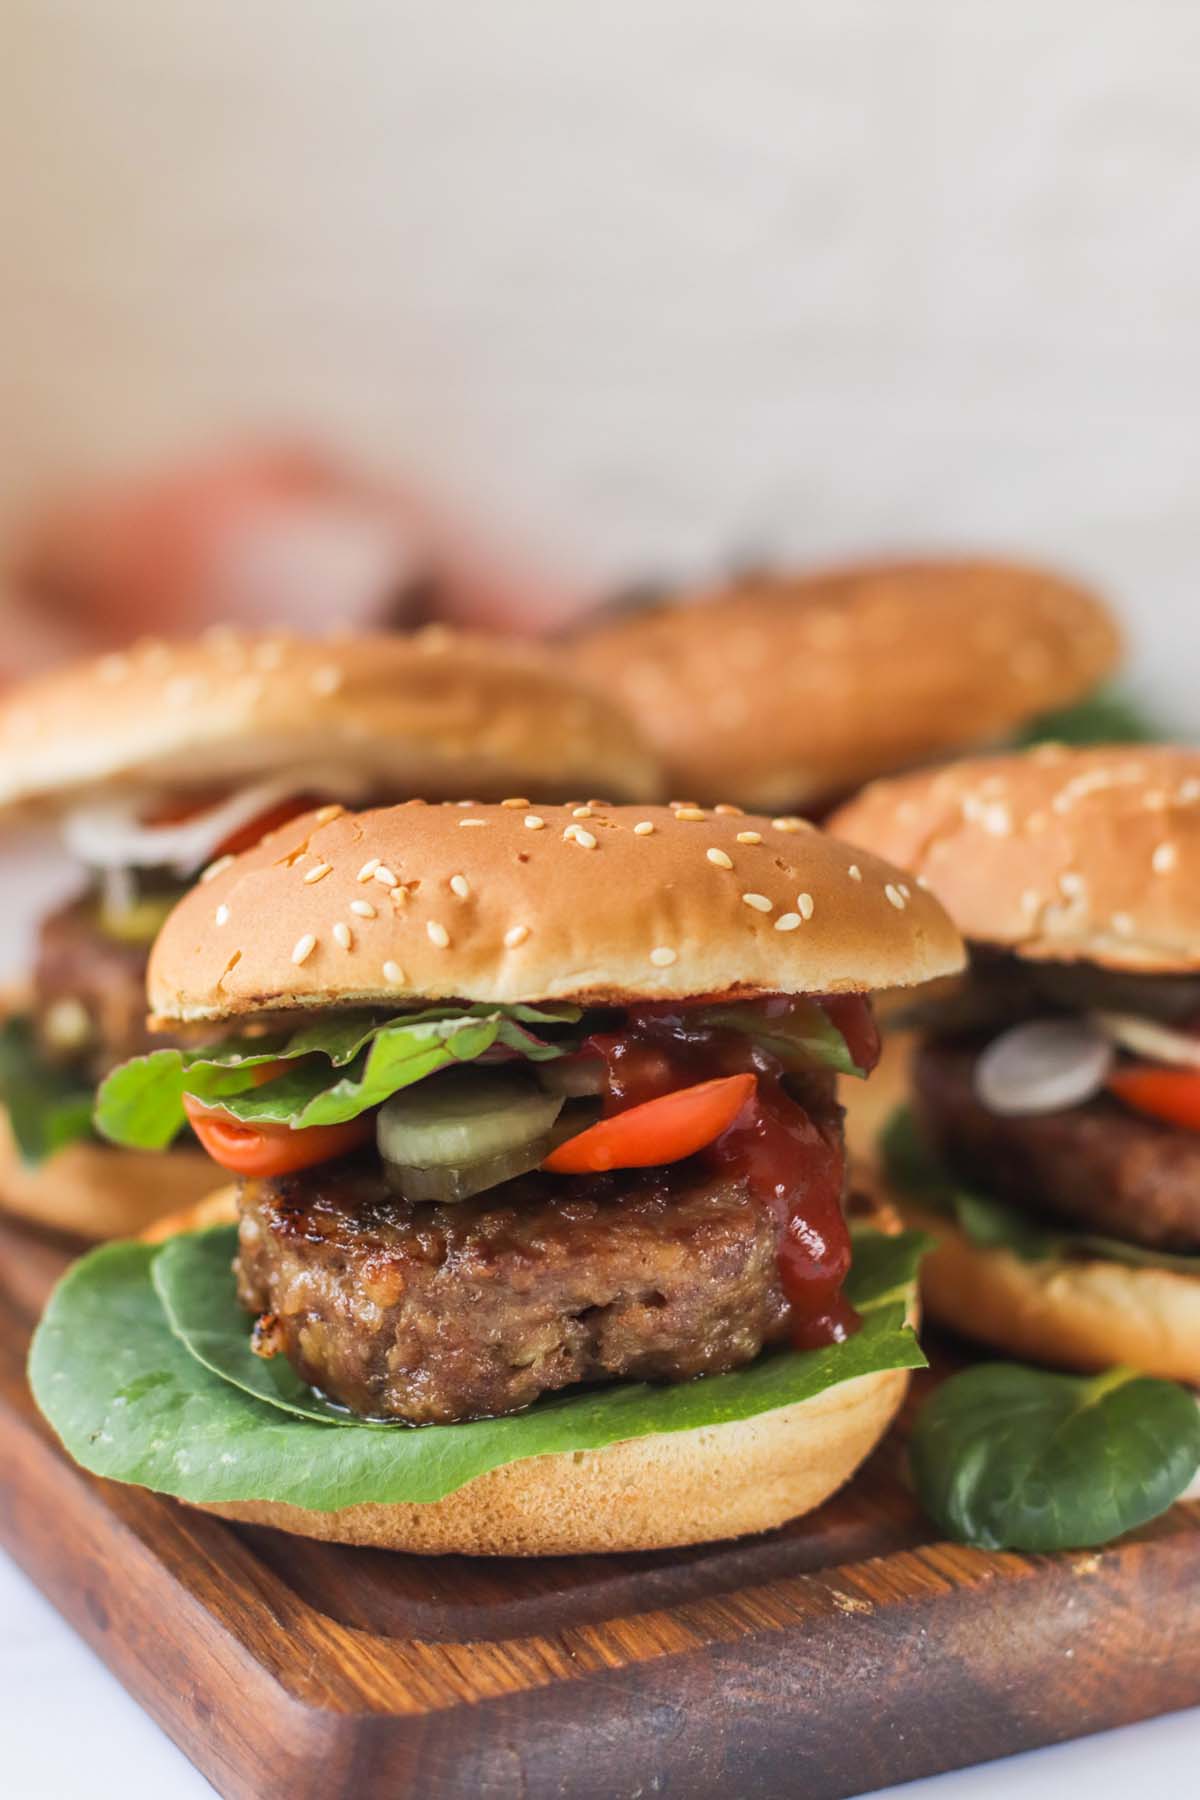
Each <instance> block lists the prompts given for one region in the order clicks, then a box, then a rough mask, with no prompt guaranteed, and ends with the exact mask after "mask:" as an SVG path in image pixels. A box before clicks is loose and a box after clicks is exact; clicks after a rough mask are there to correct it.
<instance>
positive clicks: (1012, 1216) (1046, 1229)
mask: <svg viewBox="0 0 1200 1800" xmlns="http://www.w3.org/2000/svg"><path fill="white" fill-rule="evenodd" d="M880 1149H881V1151H882V1154H883V1162H884V1168H885V1170H886V1172H887V1174H888V1177H889V1179H890V1180H891V1181H892V1183H893V1185H894V1186H895V1187H897V1188H899V1189H900V1191H901V1192H902V1193H906V1194H909V1195H911V1197H912V1199H913V1200H915V1201H917V1202H918V1203H919V1204H921V1205H922V1206H925V1207H926V1208H928V1210H929V1211H931V1212H937V1213H941V1214H942V1216H943V1217H945V1218H947V1219H953V1220H954V1222H955V1224H956V1225H957V1226H958V1227H959V1229H960V1230H961V1231H962V1232H963V1234H964V1236H965V1237H966V1238H967V1240H968V1242H970V1243H972V1244H974V1245H975V1246H976V1248H977V1249H979V1250H1010V1251H1011V1252H1012V1253H1013V1255H1014V1256H1019V1257H1020V1259H1021V1261H1022V1262H1053V1261H1056V1260H1058V1259H1061V1258H1064V1257H1069V1258H1076V1259H1079V1258H1088V1257H1090V1258H1091V1259H1092V1260H1093V1261H1095V1260H1097V1259H1098V1260H1100V1261H1102V1262H1115V1263H1123V1264H1124V1265H1125V1266H1126V1267H1128V1268H1131V1269H1167V1270H1169V1271H1171V1272H1172V1273H1174V1274H1177V1275H1200V1256H1195V1255H1188V1254H1184V1253H1179V1252H1173V1251H1169V1250H1151V1249H1149V1248H1147V1247H1146V1245H1144V1244H1127V1243H1125V1242H1124V1241H1123V1239H1121V1238H1112V1237H1104V1236H1103V1235H1101V1233H1099V1232H1095V1231H1072V1230H1070V1229H1069V1228H1067V1227H1063V1226H1058V1225H1052V1224H1047V1223H1046V1222H1045V1221H1044V1220H1042V1219H1037V1218H1034V1217H1032V1216H1031V1215H1030V1214H1028V1213H1024V1212H1022V1211H1021V1209H1020V1208H1019V1207H1017V1206H1009V1205H1008V1204H1007V1203H1006V1202H1005V1201H1003V1200H996V1199H994V1198H993V1197H992V1196H991V1195H990V1194H983V1193H980V1192H979V1191H978V1190H977V1189H975V1188H970V1187H967V1186H966V1185H965V1183H963V1182H960V1181H958V1180H957V1178H956V1177H955V1176H953V1175H952V1174H951V1173H950V1171H949V1170H947V1169H946V1168H945V1167H944V1166H943V1165H942V1164H941V1163H940V1162H939V1161H938V1160H937V1158H936V1156H934V1154H933V1152H932V1151H931V1150H930V1149H928V1147H927V1146H926V1145H925V1144H924V1143H923V1142H922V1140H921V1137H920V1134H919V1133H918V1131H917V1128H916V1122H915V1120H914V1119H913V1116H912V1113H911V1112H910V1111H909V1109H908V1108H907V1107H903V1106H902V1107H898V1108H897V1110H896V1111H895V1112H894V1113H893V1114H892V1116H891V1118H890V1119H889V1120H888V1122H887V1124H886V1126H885V1127H884V1130H883V1135H882V1137H881V1139H880Z"/></svg>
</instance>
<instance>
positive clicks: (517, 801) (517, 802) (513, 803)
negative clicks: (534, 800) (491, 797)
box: [500, 794, 529, 811]
mask: <svg viewBox="0 0 1200 1800" xmlns="http://www.w3.org/2000/svg"><path fill="white" fill-rule="evenodd" d="M500 804H501V806H510V807H512V808H514V809H515V810H517V811H519V810H520V809H521V807H523V806H528V805H529V802H528V800H526V799H524V798H523V797H522V796H521V795H519V794H518V795H517V796H516V797H515V798H513V799H511V800H502V801H501V802H500Z"/></svg>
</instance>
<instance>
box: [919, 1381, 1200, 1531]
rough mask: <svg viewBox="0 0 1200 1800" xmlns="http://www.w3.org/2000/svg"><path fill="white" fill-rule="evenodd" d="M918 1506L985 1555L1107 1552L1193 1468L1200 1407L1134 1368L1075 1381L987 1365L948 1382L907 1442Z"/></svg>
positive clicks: (1173, 1495)
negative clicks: (1099, 1548) (1094, 1548)
mask: <svg viewBox="0 0 1200 1800" xmlns="http://www.w3.org/2000/svg"><path fill="white" fill-rule="evenodd" d="M909 1457H910V1461H911V1466H912V1473H913V1480H914V1483H915V1485H916V1490H917V1495H918V1498H919V1499H920V1502H921V1505H922V1506H923V1507H924V1508H925V1511H926V1512H927V1513H928V1514H929V1516H930V1517H931V1518H932V1519H933V1520H934V1521H935V1522H936V1523H937V1525H938V1526H939V1527H940V1528H941V1529H942V1530H943V1531H944V1532H946V1533H947V1535H948V1536H950V1537H952V1538H956V1539H957V1540H958V1541H959V1542H961V1543H964V1544H973V1545H975V1546H976V1547H977V1548H979V1549H981V1550H1074V1549H1084V1548H1086V1547H1087V1546H1088V1545H1090V1544H1106V1543H1108V1542H1109V1541H1110V1540H1111V1539H1113V1538H1116V1537H1120V1536H1121V1534H1122V1533H1123V1532H1126V1531H1131V1530H1133V1528H1134V1527H1135V1526H1137V1525H1144V1524H1145V1522H1146V1520H1147V1519H1153V1518H1155V1517H1156V1516H1157V1515H1158V1514H1159V1513H1161V1512H1165V1511H1166V1509H1167V1507H1168V1506H1170V1505H1171V1503H1172V1501H1174V1500H1176V1499H1178V1497H1179V1495H1180V1494H1181V1493H1182V1492H1183V1490H1184V1489H1185V1488H1186V1487H1187V1485H1188V1483H1189V1482H1190V1481H1191V1479H1192V1477H1193V1476H1194V1475H1195V1473H1196V1471H1197V1469H1198V1468H1200V1408H1198V1407H1197V1405H1196V1401H1195V1399H1194V1398H1193V1396H1192V1395H1191V1394H1189V1393H1188V1392H1187V1391H1186V1389H1184V1388H1182V1387H1177V1386H1176V1385H1175V1384H1174V1383H1173V1382H1170V1381H1159V1380H1156V1379H1154V1378H1153V1377H1151V1376H1148V1375H1139V1374H1138V1373H1137V1371H1136V1370H1133V1369H1112V1370H1109V1371H1108V1373H1107V1374H1104V1375H1096V1376H1092V1377H1088V1378H1080V1377H1078V1376H1074V1375H1051V1374H1048V1373H1046V1372H1045V1371H1044V1370H1042V1369H1029V1368H1024V1367H1022V1366H1021V1365H1019V1364H1017V1363H985V1364H983V1365H982V1366H980V1367H978V1368H974V1369H965V1370H963V1371H962V1373H961V1374H958V1375H952V1376H951V1377H950V1378H949V1380H948V1381H944V1382H943V1383H942V1385H941V1386H940V1387H939V1388H938V1389H937V1391H936V1392H935V1393H934V1394H933V1395H932V1397H931V1398H930V1399H929V1400H927V1401H926V1403H925V1405H924V1406H923V1407H922V1408H921V1411H920V1412H919V1413H918V1415H917V1421H916V1425H915V1426H914V1428H913V1434H912V1438H911V1440H910V1443H909Z"/></svg>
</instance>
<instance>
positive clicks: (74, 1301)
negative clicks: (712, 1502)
mask: <svg viewBox="0 0 1200 1800" xmlns="http://www.w3.org/2000/svg"><path fill="white" fill-rule="evenodd" d="M224 1233H225V1234H224V1236H223V1237H222V1235H221V1231H220V1229H218V1230H217V1231H216V1232H214V1233H213V1234H212V1235H213V1240H214V1241H213V1245H212V1250H211V1254H209V1253H207V1252H206V1253H205V1254H204V1255H202V1256H200V1257H199V1258H198V1259H197V1261H196V1262H195V1264H194V1265H193V1266H191V1267H189V1269H188V1271H187V1278H186V1282H185V1281H184V1279H183V1275H182V1274H181V1272H180V1271H179V1270H178V1269H176V1270H174V1271H173V1272H172V1278H171V1282H170V1287H171V1293H172V1296H173V1299H177V1298H178V1296H179V1292H180V1287H181V1285H183V1286H187V1285H190V1283H191V1282H192V1281H193V1280H194V1281H195V1283H196V1284H197V1289H198V1290H199V1291H198V1292H197V1293H195V1294H191V1295H189V1296H188V1299H187V1311H188V1314H189V1317H191V1316H193V1315H194V1312H195V1311H196V1310H198V1309H200V1308H202V1307H208V1306H212V1307H213V1308H214V1313H215V1316H221V1317H224V1318H225V1320H226V1321H227V1322H229V1323H230V1324H232V1314H231V1313H230V1312H229V1311H228V1298H229V1288H230V1276H229V1266H228V1265H229V1258H230V1255H231V1254H232V1247H233V1245H232V1236H231V1234H230V1232H229V1228H228V1227H226V1228H224ZM860 1241H861V1244H862V1253H861V1254H859V1251H858V1245H859V1243H860ZM928 1242H929V1240H928V1239H927V1238H926V1237H924V1236H923V1235H922V1234H921V1233H919V1232H906V1233H904V1234H903V1235H901V1236H899V1237H895V1238H877V1240H871V1239H869V1238H866V1237H864V1238H863V1239H861V1240H859V1239H856V1257H855V1267H854V1269H852V1271H851V1279H850V1281H849V1282H848V1283H847V1293H848V1295H849V1296H850V1298H851V1299H852V1300H853V1302H854V1304H855V1305H856V1306H857V1307H858V1309H859V1311H860V1313H861V1314H862V1318H863V1324H862V1328H861V1330H859V1331H858V1332H856V1333H855V1335H854V1336H853V1337H851V1338H848V1339H847V1341H846V1342H845V1343H843V1344H831V1345H829V1346H828V1347H826V1348H825V1349H821V1350H808V1351H781V1352H777V1353H774V1354H768V1355H765V1356H762V1357H760V1358H759V1359H758V1361H757V1362H755V1363H753V1364H751V1366H750V1367H749V1368H747V1369H741V1370H738V1371H737V1372H735V1373H733V1374H730V1375H715V1376H711V1377H708V1378H706V1379H704V1380H698V1381H690V1382H683V1383H680V1384H677V1385H674V1386H662V1387H654V1386H650V1385H649V1384H647V1383H644V1382H626V1381H619V1382H613V1383H612V1384H611V1385H610V1386H607V1387H603V1388H589V1389H581V1390H577V1391H576V1392H575V1393H571V1394H566V1395H563V1396H560V1397H557V1398H551V1399H546V1400H543V1401H540V1402H539V1403H538V1404H537V1405H536V1406H534V1407H531V1408H530V1409H529V1411H527V1412H524V1413H518V1414H515V1415H514V1416H512V1417H511V1418H504V1419H482V1420H477V1421H475V1422H474V1423H472V1424H468V1425H427V1426H421V1427H417V1428H412V1427H406V1426H389V1427H386V1428H384V1427H369V1428H363V1427H362V1426H359V1425H355V1424H352V1423H350V1422H349V1421H348V1420H347V1419H346V1417H345V1415H340V1416H333V1417H327V1416H323V1415H320V1414H316V1415H307V1414H306V1415H301V1414H299V1413H298V1412H296V1411H294V1410H291V1409H290V1406H289V1396H288V1395H287V1394H286V1393H285V1392H284V1391H283V1390H282V1389H281V1388H280V1387H275V1388H274V1389H272V1391H270V1392H269V1393H268V1391H267V1390H266V1389H265V1388H263V1389H262V1390H260V1391H259V1392H250V1391H247V1390H246V1389H245V1388H243V1387H241V1386H238V1385H236V1381H235V1379H234V1378H233V1377H232V1376H230V1377H226V1376H225V1375H224V1374H217V1373H214V1371H213V1369H212V1368H210V1367H206V1366H205V1364H204V1363H202V1362H201V1361H200V1360H199V1359H198V1356H197V1355H194V1354H193V1353H192V1351H191V1350H190V1349H189V1348H188V1346H187V1345H186V1344H185V1343H184V1342H183V1341H182V1340H181V1338H179V1337H177V1336H176V1335H175V1333H174V1332H173V1331H172V1329H171V1326H170V1324H169V1323H168V1319H167V1315H166V1313H165V1312H164V1310H163V1306H162V1304H161V1302H160V1300H159V1296H158V1293H157V1291H156V1289H155V1286H154V1282H153V1279H152V1274H151V1270H152V1266H153V1263H154V1258H155V1256H156V1255H157V1254H159V1252H158V1250H157V1249H156V1248H155V1247H154V1246H151V1245H147V1244H140V1243H127V1244H124V1243H123V1244H108V1245H104V1246H102V1247H101V1248H100V1249H99V1250H96V1251H93V1252H92V1253H91V1254H90V1255H89V1256H86V1257H84V1258H83V1260H82V1261H81V1262H78V1263H76V1264H75V1266H74V1267H73V1268H72V1269H70V1270H68V1272H67V1274H66V1275H65V1276H64V1277H63V1279H62V1281H61V1282H60V1283H59V1285H58V1287H57V1288H56V1289H55V1291H54V1293H53V1294H52V1295H51V1298H50V1302H49V1304H48V1306H47V1308H46V1311H45V1314H44V1315H43V1318H42V1322H41V1324H40V1325H39V1326H38V1329H37V1332H36V1334H35V1336H34V1341H33V1345H32V1347H31V1350H30V1358H29V1375H30V1381H31V1383H32V1386H33V1391H34V1395H35V1397H36V1399H37V1403H38V1405H39V1406H40V1407H41V1409H42V1411H43V1413H44V1414H45V1415H46V1417H47V1418H48V1419H49V1421H50V1423H51V1424H52V1425H53V1427H54V1429H55V1430H56V1431H57V1432H58V1434H59V1436H60V1437H61V1439H62V1441H63V1443H64V1444H65V1445H66V1448H67V1449H68V1450H69V1451H70V1453H71V1455H72V1456H74V1457H75V1459H76V1461H77V1462H79V1463H81V1464H82V1465H83V1466H84V1468H87V1469H91V1470H92V1471H93V1472H94V1473H96V1474H99V1475H105V1476H108V1477H110V1478H112V1479H113V1480H117V1481H129V1482H136V1483H138V1484H139V1485H141V1486H143V1487H149V1488H154V1489H156V1490H157V1491H159V1492H161V1493H167V1494H174V1495H176V1496H178V1497H179V1498H180V1499H184V1500H199V1501H222V1500H254V1499H257V1500H276V1501H287V1502H290V1503H291V1504H293V1505H295V1506H304V1507H310V1508H316V1509H320V1510H327V1509H333V1508H337V1507H342V1506H352V1505H355V1504H358V1503H360V1502H364V1501H377V1502H381V1503H390V1502H398V1501H414V1502H425V1501H432V1500H438V1499H440V1498H441V1497H442V1496H443V1495H444V1494H448V1493H452V1492H453V1491H454V1490H455V1489H456V1488H459V1487H461V1486H462V1485H463V1484H464V1482H467V1481H470V1480H472V1479H473V1478H474V1477H475V1476H476V1475H482V1474H483V1473H485V1471H486V1470H488V1469H494V1468H497V1467H498V1466H500V1465H501V1464H504V1463H510V1462H518V1461H520V1460H522V1459H523V1458H525V1457H529V1456H540V1455H543V1454H545V1453H547V1452H553V1451H574V1450H591V1449H597V1448H599V1447H601V1446H603V1445H605V1444H611V1443H616V1442H618V1441H620V1440H621V1439H624V1438H636V1437H644V1436H647V1435H649V1434H651V1433H655V1432H671V1431H687V1430H691V1429H692V1428H693V1427H696V1426H702V1425H716V1424H723V1423H725V1422H727V1421H730V1420H734V1419H747V1418H752V1417H754V1416H756V1415H757V1414H759V1413H763V1412H769V1411H771V1410H772V1409H774V1408H776V1407H780V1406H788V1405H791V1404H792V1403H794V1402H796V1401H800V1400H807V1399H811V1398H812V1397H813V1396H814V1395H816V1394H819V1393H822V1392H824V1391H825V1390H826V1389H827V1388H830V1387H833V1386H835V1385H836V1384H838V1383H839V1382H843V1381H850V1380H853V1379H854V1378H855V1377H857V1376H861V1375H869V1374H874V1373H877V1372H879V1371H882V1370H887V1369H914V1368H920V1367H922V1366H923V1364H924V1360H925V1359H924V1357H923V1356H922V1354H921V1350H920V1346H919V1345H918V1343H917V1341H916V1338H915V1336H914V1334H913V1332H912V1330H911V1329H910V1328H909V1327H908V1326H907V1325H906V1324H905V1322H904V1317H905V1297H906V1293H907V1290H908V1288H909V1286H910V1284H911V1282H912V1281H913V1279H914V1278H915V1274H916V1266H917V1262H918V1260H919V1258H920V1256H921V1254H922V1253H923V1251H924V1250H925V1248H926V1247H927V1245H928ZM222 1264H223V1270H222V1269H221V1268H220V1267H219V1265H222ZM223 1307H224V1308H225V1309H226V1310H225V1312H224V1313H223V1314H222V1313H221V1310H220V1309H221V1308H223ZM217 1336H218V1337H219V1336H220V1333H217ZM198 1348H199V1349H202V1350H203V1353H204V1355H205V1356H206V1357H210V1358H212V1360H214V1361H216V1360H218V1359H219V1358H221V1359H224V1358H226V1357H228V1358H229V1366H230V1368H231V1369H234V1370H235V1371H236V1374H237V1376H239V1377H241V1376H243V1375H244V1376H245V1379H246V1380H247V1381H248V1382H249V1381H253V1380H255V1379H259V1373H258V1371H257V1370H256V1369H255V1368H254V1367H252V1366H251V1365H252V1364H253V1363H254V1362H255V1361H256V1360H257V1359H255V1358H253V1356H252V1354H251V1353H250V1351H249V1349H248V1345H247V1340H246V1320H245V1317H244V1316H242V1317H241V1318H240V1320H239V1321H238V1344H236V1345H232V1346H231V1345H229V1344H225V1345H221V1344H219V1343H218V1342H217V1341H216V1338H214V1337H213V1336H209V1337H207V1338H206V1340H205V1342H204V1344H203V1345H202V1346H198ZM266 1367H269V1365H266Z"/></svg>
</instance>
